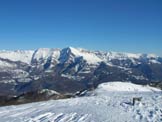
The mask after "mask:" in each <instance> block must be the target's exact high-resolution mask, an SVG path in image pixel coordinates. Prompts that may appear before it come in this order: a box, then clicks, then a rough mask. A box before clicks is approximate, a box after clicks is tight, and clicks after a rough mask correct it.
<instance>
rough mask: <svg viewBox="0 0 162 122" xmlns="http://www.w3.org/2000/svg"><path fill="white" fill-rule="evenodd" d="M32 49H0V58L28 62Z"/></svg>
mask: <svg viewBox="0 0 162 122" xmlns="http://www.w3.org/2000/svg"><path fill="white" fill-rule="evenodd" d="M33 53H34V51H30V50H29V51H22V50H21V51H20V50H17V51H0V58H3V59H9V60H11V61H21V62H24V63H27V64H30V62H31V59H32V55H33Z"/></svg>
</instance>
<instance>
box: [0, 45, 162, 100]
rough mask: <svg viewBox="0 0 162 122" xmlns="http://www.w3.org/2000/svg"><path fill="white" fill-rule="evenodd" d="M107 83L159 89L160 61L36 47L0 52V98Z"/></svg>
mask: <svg viewBox="0 0 162 122" xmlns="http://www.w3.org/2000/svg"><path fill="white" fill-rule="evenodd" d="M110 81H123V82H127V81H128V82H132V83H136V84H142V85H145V84H150V85H153V86H157V87H161V86H162V58H161V57H159V56H156V55H153V54H132V53H117V52H101V51H89V50H86V49H81V48H73V47H68V48H64V49H48V48H40V49H38V50H36V51H32V50H31V51H0V96H2V97H4V96H8V97H13V96H19V95H22V94H25V93H30V92H35V91H40V90H43V89H49V90H53V91H56V92H58V93H60V94H74V93H76V92H77V91H82V90H87V89H93V88H95V87H97V86H98V85H99V84H100V83H104V82H110Z"/></svg>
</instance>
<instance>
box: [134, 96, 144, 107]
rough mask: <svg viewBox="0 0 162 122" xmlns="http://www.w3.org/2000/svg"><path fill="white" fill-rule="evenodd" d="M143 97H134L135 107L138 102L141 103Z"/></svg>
mask: <svg viewBox="0 0 162 122" xmlns="http://www.w3.org/2000/svg"><path fill="white" fill-rule="evenodd" d="M141 100H142V97H133V106H134V105H135V103H136V101H138V102H140V101H141Z"/></svg>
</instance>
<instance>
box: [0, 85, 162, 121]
mask: <svg viewBox="0 0 162 122" xmlns="http://www.w3.org/2000/svg"><path fill="white" fill-rule="evenodd" d="M133 97H142V101H141V102H137V103H136V104H135V105H134V106H133V105H132V99H133ZM161 121H162V93H161V91H160V90H158V89H155V88H151V87H148V86H146V87H143V86H138V85H134V84H131V83H121V82H113V83H104V84H101V85H100V86H99V87H98V89H96V90H95V91H94V92H93V93H91V94H90V96H86V97H81V98H71V99H64V100H55V101H54V100H50V101H46V102H37V103H30V104H24V105H17V106H7V107H0V122H161Z"/></svg>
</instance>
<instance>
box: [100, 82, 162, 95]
mask: <svg viewBox="0 0 162 122" xmlns="http://www.w3.org/2000/svg"><path fill="white" fill-rule="evenodd" d="M98 90H99V91H100V90H104V91H107V92H108V91H110V92H117V91H118V92H160V91H161V90H160V89H157V88H154V87H150V86H142V85H136V84H133V83H129V82H119V81H116V82H115V81H114V82H108V83H102V84H100V85H99V86H98Z"/></svg>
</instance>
